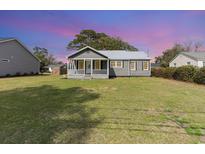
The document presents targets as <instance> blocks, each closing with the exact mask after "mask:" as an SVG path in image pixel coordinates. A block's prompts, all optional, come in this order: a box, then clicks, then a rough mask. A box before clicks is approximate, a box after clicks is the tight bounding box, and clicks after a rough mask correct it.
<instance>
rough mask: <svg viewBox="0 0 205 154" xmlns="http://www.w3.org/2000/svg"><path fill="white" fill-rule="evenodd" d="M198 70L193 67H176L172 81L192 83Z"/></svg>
mask: <svg viewBox="0 0 205 154" xmlns="http://www.w3.org/2000/svg"><path fill="white" fill-rule="evenodd" d="M197 72H198V68H197V67H194V66H191V65H189V66H182V67H178V68H177V69H176V71H175V73H174V75H173V77H174V79H176V80H181V81H188V82H193V81H194V77H195V75H196V73H197Z"/></svg>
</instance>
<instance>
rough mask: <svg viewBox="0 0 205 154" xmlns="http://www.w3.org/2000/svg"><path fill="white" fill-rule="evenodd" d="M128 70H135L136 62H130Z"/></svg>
mask: <svg viewBox="0 0 205 154" xmlns="http://www.w3.org/2000/svg"><path fill="white" fill-rule="evenodd" d="M130 70H136V62H135V61H131V62H130Z"/></svg>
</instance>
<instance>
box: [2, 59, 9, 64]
mask: <svg viewBox="0 0 205 154" xmlns="http://www.w3.org/2000/svg"><path fill="white" fill-rule="evenodd" d="M1 62H2V63H9V62H10V60H9V59H1Z"/></svg>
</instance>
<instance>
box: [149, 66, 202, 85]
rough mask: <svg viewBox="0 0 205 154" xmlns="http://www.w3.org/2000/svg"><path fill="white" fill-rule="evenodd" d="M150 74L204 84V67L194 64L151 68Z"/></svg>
mask: <svg viewBox="0 0 205 154" xmlns="http://www.w3.org/2000/svg"><path fill="white" fill-rule="evenodd" d="M152 76H155V77H163V78H168V79H175V80H180V81H187V82H196V83H199V84H205V67H203V68H201V69H199V68H198V67H194V66H191V65H189V66H182V67H178V68H174V67H166V68H165V67H160V68H152Z"/></svg>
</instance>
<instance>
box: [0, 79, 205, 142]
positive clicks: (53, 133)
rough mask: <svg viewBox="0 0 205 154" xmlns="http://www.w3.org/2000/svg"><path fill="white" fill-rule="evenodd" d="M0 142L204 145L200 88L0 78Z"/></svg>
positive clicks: (158, 82) (159, 82)
mask: <svg viewBox="0 0 205 154" xmlns="http://www.w3.org/2000/svg"><path fill="white" fill-rule="evenodd" d="M0 143H205V86H201V85H196V84H190V83H183V82H178V81H171V80H166V79H160V78H149V77H147V78H146V77H139V78H116V79H110V80H67V79H61V78H60V77H53V76H35V77H16V78H2V79H0Z"/></svg>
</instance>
